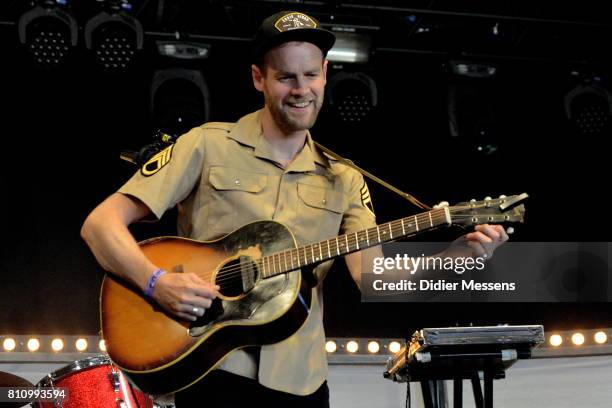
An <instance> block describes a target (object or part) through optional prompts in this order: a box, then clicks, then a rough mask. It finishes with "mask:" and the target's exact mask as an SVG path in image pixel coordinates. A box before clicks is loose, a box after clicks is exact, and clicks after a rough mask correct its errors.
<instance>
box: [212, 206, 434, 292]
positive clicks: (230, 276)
mask: <svg viewBox="0 0 612 408" xmlns="http://www.w3.org/2000/svg"><path fill="white" fill-rule="evenodd" d="M418 217H423V218H426V220H427V221H428V220H429V213H424V214H419V215H417V218H418ZM409 218H414V216H411V217H409ZM443 219H445V217H440V215H436V216H432V220H436V222H437V221H439V220H443ZM398 223H399V224H401V220H396V221H391V222H390V223H388V224H389V225H390V226H391V232H393V230H394V229H395V230H396V232H397V233H398V234H396V235H402V234H400V231H401V230H402V226H401V225H395V226H392V225H391V224H398ZM418 223H419V222H418V221H417V224H418ZM382 225H385V224H382ZM379 227H380V225H379V226H378V229H380V228H379ZM430 228H431V227H430ZM376 229H377V227H372V228H369V229H368V231H369V230H376ZM364 232H365V230H363V231H359V232H358V234H359V233H364ZM384 232H385V233H386V230H385V231H384ZM415 232H416V231H415ZM345 235H347V237H346V238H345V239H343V240H342V241H346V240H347V239H348V241H349V243H348V246H349V247H350V246H352V245H354V244H356V243H357V242H358V241H357V239H356V238H355V237H354V235H355V233H351V234H345ZM392 235H393V234H392ZM342 236H344V235H340V236H339V237H342ZM339 237H338V238H339ZM333 240H335V239H333V238H332V239H331V240H328V241H327V242H329V241H333ZM351 241H353V243H352V244H351ZM322 242H323V241H322ZM360 242H365V240H363V239H362V240H360ZM380 243H382V241H381V242H380ZM375 245H378V244H373V245H372V246H375ZM315 246H319V248H320V247H321V242H320V243H315V244H310V245H304V246H302V247H300V248H303V249H304V260H306V261H307V255H306V249H307V248H308V247H310V250H311V253H314V252H313V251H314V247H315ZM344 247H346V245H344ZM300 248H293V249H288V250H285V251H282V252H276V253H273V254H270V255H267V256H265V257H264V258H267V259H270V258H272V260H271V261H270V262H268V264H271V263H274V266H276V265H278V266H279V267H280V268H278V269H285V272H289V271H292V270H297V269H299V268H300V266H298V267H296V268H294V269H286V268H282V265H281V261H283V260H284V261H285V264H287V253H290V252H293V251H297V257H298V258H299V257H300V255H299V249H300ZM336 249H337V250H339V249H340V246H338V247H337V248H336ZM342 251H343V253H342V254H341V255H345V254H347V253H348V252H344V250H342ZM353 252H354V251H353ZM274 257H277V258H278V261H275V260H274ZM281 257H282V258H283V259H281ZM289 257H290V259H296V258H294V257H291V255H289ZM264 258H260V259H257V260H255V261H253V263H257V264H258V265H259V266H255V267H252V266H249V267H244V266H242V265H238V266H231V267H229V268H223V267H222V268H221V269H220V270H219V271H220V272H221V271H222V272H223V276H224V278H220V279H216V280H215V283H217V282H223V281H227V280H237V279H239V278H238V277H239V276H241V275H242V271H245V272H253V271H256V270H257V269H258V268H260V267H262V265H263V262H264ZM315 262H316V261H315ZM308 263H309V262H305V264H308ZM313 263H314V262H313ZM263 267H265V266H263ZM275 269H276V268H275ZM281 273H282V272H278V273H276V274H275V275H278V274H281ZM211 275H212V272H211V273H210V274H209V276H211ZM275 275H272V276H275Z"/></svg>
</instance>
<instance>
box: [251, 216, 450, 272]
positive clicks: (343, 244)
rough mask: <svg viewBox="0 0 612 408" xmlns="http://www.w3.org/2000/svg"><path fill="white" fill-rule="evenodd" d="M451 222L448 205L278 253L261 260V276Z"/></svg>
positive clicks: (299, 266) (316, 262)
mask: <svg viewBox="0 0 612 408" xmlns="http://www.w3.org/2000/svg"><path fill="white" fill-rule="evenodd" d="M450 223H451V217H450V213H449V210H448V207H445V208H439V209H435V210H431V211H427V212H424V213H420V214H417V215H413V216H410V217H405V218H401V219H399V220H395V221H391V222H388V223H386V224H381V225H377V226H376V227H372V228H368V229H365V230H361V231H358V232H353V233H350V234H344V235H339V236H337V237H335V238H331V239H328V240H324V241H320V242H317V243H314V244H309V245H304V246H301V247H298V248H295V249H291V250H287V251H282V252H277V253H274V254H272V255H268V256H265V257H263V258H261V259H259V260H258V263H259V267H260V272H261V276H262V277H263V278H271V277H273V276H276V275H280V274H283V273H287V272H290V271H293V270H295V269H298V268H302V267H307V266H311V265H316V264H318V263H321V262H325V261H328V260H330V259H334V258H336V257H339V256H342V255H346V254H350V253H351V252H356V251H360V250H362V249H366V248H369V247H372V246H375V245H380V244H382V243H385V242H390V241H395V240H397V239H400V238H403V237H407V236H409V235H414V234H416V233H418V232H423V231H427V230H429V229H432V228H435V227H438V226H440V225H444V224H447V225H449V224H450Z"/></svg>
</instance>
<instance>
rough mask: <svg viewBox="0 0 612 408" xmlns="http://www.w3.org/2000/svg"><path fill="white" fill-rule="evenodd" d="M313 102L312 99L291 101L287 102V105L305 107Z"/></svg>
mask: <svg viewBox="0 0 612 408" xmlns="http://www.w3.org/2000/svg"><path fill="white" fill-rule="evenodd" d="M311 103H312V101H306V102H297V103H289V102H287V105H289V106H291V107H292V108H305V107H307V106H310V104H311Z"/></svg>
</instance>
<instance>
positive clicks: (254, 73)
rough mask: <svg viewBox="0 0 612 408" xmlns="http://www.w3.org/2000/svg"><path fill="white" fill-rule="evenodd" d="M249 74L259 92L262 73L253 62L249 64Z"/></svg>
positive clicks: (261, 89)
mask: <svg viewBox="0 0 612 408" xmlns="http://www.w3.org/2000/svg"><path fill="white" fill-rule="evenodd" d="M251 76H252V77H253V86H254V87H255V89H257V90H258V91H259V92H263V81H264V75H263V73H262V72H261V70H260V69H259V67H258V66H257V65H255V64H253V65H251Z"/></svg>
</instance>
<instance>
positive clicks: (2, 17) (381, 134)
mask: <svg viewBox="0 0 612 408" xmlns="http://www.w3.org/2000/svg"><path fill="white" fill-rule="evenodd" d="M94 3H95V2H93V1H91V2H87V1H81V2H72V9H71V11H72V12H73V13H74V15H75V16H76V18H77V20H78V22H79V44H78V46H77V47H76V48H75V49H74V50H72V52H71V54H70V56H69V59H68V60H67V61H66V62H65V63H64V64H62V65H61V66H60V67H59V68H55V69H43V68H41V67H39V66H37V65H36V64H35V63H34V62H33V61H32V59H31V58H30V56H29V55H28V53H27V51H26V48H25V47H24V46H23V45H21V44H20V42H19V38H18V35H17V26H16V25H15V24H13V23H15V22H16V21H18V18H19V16H20V15H21V13H22V12H24V11H26V10H27V9H28V7H29V4H28V3H27V2H3V4H2V6H0V13H1V14H0V21H2V22H3V23H2V24H1V25H0V51H1V54H0V61H1V64H0V95H1V96H2V105H1V109H0V119H1V122H0V123H1V125H2V132H1V136H0V140H1V141H2V144H1V146H2V155H1V159H0V191H1V192H2V195H1V197H2V198H1V199H0V217H1V218H0V220H1V221H0V225H2V233H3V237H4V238H3V240H2V245H1V246H0V255H1V257H0V273H1V275H0V333H14V334H30V333H38V334H52V333H58V334H95V333H97V332H98V330H99V323H98V291H99V286H100V282H101V279H102V277H103V274H102V272H101V270H100V269H99V268H98V267H97V266H96V263H95V260H94V259H93V256H92V255H91V254H90V252H89V251H88V249H87V247H86V246H85V244H84V243H83V242H82V241H81V239H80V237H79V229H80V226H81V223H82V222H83V220H84V219H85V217H86V215H87V214H88V212H89V211H91V209H92V208H93V207H94V206H95V205H96V204H97V203H99V202H100V201H101V200H103V199H104V198H105V197H106V196H108V195H109V194H110V193H112V192H113V191H115V190H116V189H117V188H118V187H119V186H120V185H121V184H122V183H123V182H124V181H125V180H126V179H127V178H128V177H129V176H130V174H131V173H132V172H133V171H134V170H135V167H134V166H133V165H131V164H129V163H127V162H125V161H122V160H120V158H119V153H120V152H121V151H122V150H124V149H132V150H138V149H140V148H141V147H142V146H144V145H146V144H148V143H151V142H152V141H153V138H152V135H153V131H154V129H155V128H156V127H158V126H160V125H164V124H166V125H167V123H168V122H167V121H166V120H165V119H163V117H164V112H166V113H167V111H164V109H165V108H164V106H166V105H164V102H163V101H162V97H161V96H160V97H159V98H158V99H157V100H156V104H154V106H156V107H155V112H152V111H151V108H150V107H151V97H150V92H151V91H150V89H151V80H152V77H153V75H154V72H155V71H156V70H159V69H167V68H179V67H183V68H189V69H194V70H197V71H200V72H201V73H202V74H203V75H204V78H205V79H206V82H207V85H208V89H209V97H210V98H209V100H208V109H209V111H210V115H209V117H208V119H209V120H214V121H235V120H237V119H238V118H239V117H241V116H242V115H244V114H246V113H248V112H250V111H252V110H254V109H257V108H259V107H260V105H261V100H260V96H259V95H258V94H257V93H256V91H254V90H253V88H252V84H251V79H250V68H249V67H250V61H249V58H248V55H249V47H248V41H246V39H248V38H250V37H251V36H252V34H253V33H254V30H255V27H256V26H257V24H258V22H259V21H261V19H262V18H263V17H264V16H266V15H268V14H271V13H273V12H275V11H278V10H281V9H283V8H291V9H299V10H305V11H308V12H310V13H312V14H313V15H315V16H316V17H317V18H319V19H320V20H321V22H322V23H324V24H327V27H328V28H330V26H329V24H330V23H332V22H335V24H346V25H352V26H354V27H358V28H357V31H358V32H364V33H367V34H368V35H371V36H372V38H373V50H372V51H373V52H372V55H371V58H370V62H369V64H367V65H364V66H351V65H344V66H331V65H330V71H329V72H328V77H329V78H331V77H333V75H335V74H337V73H338V72H342V71H355V72H365V73H367V74H368V75H369V76H370V77H371V78H372V79H373V80H374V81H375V83H376V86H377V92H378V106H376V107H375V109H374V110H373V111H372V112H371V114H370V115H369V116H368V117H367V118H366V119H365V120H364V121H362V122H360V123H359V124H350V123H345V122H343V121H342V120H340V118H339V115H338V112H337V111H335V110H334V109H333V107H331V106H329V105H327V106H326V107H325V108H324V110H323V111H322V113H321V117H320V120H319V122H318V123H317V125H316V128H315V129H314V130H313V135H314V136H315V139H317V140H319V141H320V142H322V143H323V144H325V145H327V146H328V147H330V148H332V149H335V150H336V151H338V152H339V153H341V154H343V155H346V156H348V157H350V158H351V159H352V160H354V161H355V162H356V163H357V164H359V165H360V166H362V167H364V168H366V169H368V170H370V171H372V172H373V173H375V174H376V175H378V176H379V177H381V178H383V179H385V180H387V181H388V182H390V183H392V184H394V185H396V186H397V187H398V188H400V189H402V190H404V191H407V192H410V193H411V194H413V195H415V196H417V197H418V198H419V199H421V200H422V201H424V202H427V203H432V204H433V203H435V202H438V201H441V200H447V201H450V202H451V203H452V202H456V201H462V200H468V199H470V198H478V199H482V198H484V196H487V195H490V196H493V197H496V196H498V195H499V194H516V193H521V192H524V191H525V192H528V193H529V194H530V196H531V198H530V199H529V201H528V203H527V219H526V223H525V224H524V225H521V226H517V227H516V230H517V232H516V234H515V235H514V236H513V237H512V239H515V240H521V241H608V240H609V239H608V234H607V233H608V225H609V222H607V220H606V219H607V218H608V216H607V215H606V210H607V205H606V198H605V197H606V196H607V191H606V190H608V186H609V183H608V180H607V179H608V174H609V171H608V166H607V161H608V160H609V159H608V155H607V151H606V148H607V141H608V140H607V139H608V138H609V137H610V128H609V125H607V126H604V127H603V128H601V129H598V131H596V132H583V131H581V130H580V129H579V128H578V127H577V126H576V123H575V122H573V121H571V120H570V119H569V118H568V117H567V115H566V112H565V108H564V97H565V95H566V94H567V93H568V92H569V91H570V90H572V89H573V88H574V87H575V86H576V85H577V84H578V83H580V82H581V81H586V80H587V79H589V78H593V77H597V78H598V80H596V81H597V84H598V86H601V87H603V88H607V87H608V79H609V74H610V59H611V58H610V57H611V55H610V49H609V44H610V39H611V36H610V28H612V25H611V24H610V23H609V18H608V19H607V21H605V20H604V18H605V16H606V15H605V13H604V12H603V11H604V10H603V9H602V7H603V6H601V5H599V3H598V2H593V4H589V2H584V1H581V2H573V4H572V3H570V4H568V5H560V4H558V3H556V2H555V3H553V2H536V4H534V2H512V5H507V4H500V2H490V1H488V2H484V1H483V2H473V1H471V2H455V1H453V2H442V1H439V2H433V1H427V2H425V1H403V2H399V1H396V2H391V1H387V2H383V1H381V2H370V3H368V2H358V1H353V2H291V4H290V5H284V6H283V5H282V4H278V3H279V2H274V1H251V2H239V1H208V2H206V1H202V2H197V3H198V5H197V6H194V5H193V4H192V3H196V2H187V1H165V2H162V1H148V2H146V1H145V2H133V3H134V8H133V10H132V12H131V14H132V15H133V16H136V17H137V18H138V19H139V20H140V21H141V23H142V24H143V27H144V30H145V43H144V48H143V50H141V51H140V52H139V53H138V55H137V59H136V61H135V62H134V63H133V64H132V65H131V67H130V68H129V69H128V70H127V71H126V72H119V73H109V72H105V70H104V69H102V68H101V67H100V66H99V65H97V64H96V62H95V61H94V58H93V53H92V52H91V51H90V50H87V49H86V48H85V46H84V45H83V41H82V38H83V36H82V34H83V32H82V31H83V26H84V23H85V22H86V21H87V20H88V19H89V18H90V17H92V16H93V15H95V14H96V13H97V12H99V11H100V5H96V4H94ZM465 3H469V4H465ZM602 3H604V2H602ZM374 5H376V8H370V6H374ZM553 5H554V7H553ZM331 15H334V20H333V21H332V20H331V17H330V16H331ZM496 24H497V27H498V35H496V36H493V37H492V36H491V29H492V27H493V26H495V25H496ZM372 27H376V29H373V28H372ZM175 30H178V31H179V32H180V33H181V35H182V36H183V38H191V40H198V41H201V42H206V43H207V44H210V46H211V49H210V57H209V58H208V59H206V60H202V61H197V62H193V61H188V62H185V61H181V60H173V59H170V58H163V57H161V56H159V55H158V53H157V52H156V49H155V41H156V40H158V39H164V38H167V33H172V32H174V31H175ZM211 36H215V37H214V38H213V37H211ZM219 36H223V38H219ZM452 60H470V61H476V62H482V63H494V64H496V65H497V67H498V69H497V75H496V76H495V77H494V78H477V79H474V78H460V77H456V76H454V75H452V74H450V73H449V67H450V65H449V63H450V61H452ZM572 72H574V74H572ZM585 78H586V79H585ZM183 85H185V84H184V83H183V84H182V85H181V83H179V82H177V83H176V84H175V86H174V87H171V88H173V89H174V90H175V91H174V92H172V91H168V93H167V95H164V96H163V98H168V99H167V100H166V102H165V103H166V104H167V106H173V107H174V108H175V109H176V108H177V107H184V111H185V112H188V114H187V117H188V118H189V119H190V120H191V121H194V124H197V123H199V122H198V120H199V121H202V120H204V119H206V117H205V115H204V109H198V108H197V103H196V102H194V100H193V98H190V97H189V90H188V89H186V88H183ZM187 88H189V86H187ZM449 89H458V95H459V96H458V97H457V99H456V102H457V112H456V116H455V119H456V125H457V129H458V136H456V137H453V136H451V135H450V132H449V114H448V95H449ZM328 91H329V90H328ZM172 98H175V99H172ZM328 100H329V98H328ZM194 104H195V105H194ZM193 106H196V108H195V110H192V109H194V108H193ZM178 110H180V109H178ZM169 115H170V116H171V114H169ZM608 116H609V115H608ZM606 120H607V119H606ZM608 123H609V122H608ZM486 145H491V146H495V147H497V150H496V151H495V152H492V153H490V154H485V153H482V152H479V151H478V150H477V146H486ZM370 190H371V192H372V196H373V202H374V206H375V208H376V211H377V215H378V220H379V222H385V221H390V220H392V219H395V218H398V217H401V216H406V215H409V214H413V213H416V212H418V211H419V210H418V209H416V208H415V207H413V206H411V205H410V204H409V203H408V202H406V201H404V200H402V199H401V198H399V197H397V196H394V195H393V194H392V193H390V192H387V191H384V190H382V189H381V188H380V187H378V186H376V185H374V184H373V183H370ZM173 230H174V220H173V218H172V213H169V214H168V216H166V217H165V218H164V220H162V221H161V222H159V223H157V224H147V225H139V226H136V227H135V228H134V232H135V234H136V235H137V237H138V238H139V239H143V238H145V237H151V236H156V235H161V234H170V233H172V232H173ZM461 233H462V231H460V230H456V229H451V230H444V231H440V232H436V233H430V234H426V235H424V236H421V237H419V238H418V239H423V240H450V239H452V238H453V237H455V236H457V235H459V234H461ZM588 272H589V271H588V270H587V271H583V273H584V274H586V275H585V276H587V279H588ZM325 285H326V287H325V291H326V294H325V302H326V305H325V316H326V317H325V320H326V328H327V332H328V335H330V336H364V337H392V336H393V337H395V336H407V335H409V334H410V333H412V331H413V330H415V329H417V328H420V327H427V326H429V327H432V326H433V327H435V326H448V325H455V324H460V325H467V324H472V323H473V324H475V325H482V324H497V323H511V324H535V323H538V324H544V325H545V326H546V328H547V329H570V328H578V327H580V328H595V327H610V325H611V324H612V318H611V317H612V316H611V313H610V306H609V304H608V303H557V304H541V303H532V304H444V303H442V304H435V303H405V304H399V303H398V304H374V303H367V304H366V303H361V302H360V295H359V292H358V291H357V289H356V288H355V286H354V284H353V283H352V281H351V280H350V277H349V276H348V273H347V272H346V270H345V268H344V263H343V262H337V263H336V264H335V267H334V268H333V269H332V271H331V272H330V274H329V275H328V278H327V280H326V283H325Z"/></svg>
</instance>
